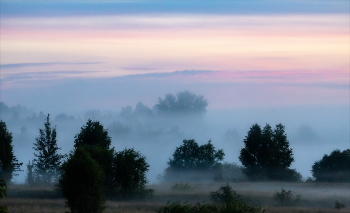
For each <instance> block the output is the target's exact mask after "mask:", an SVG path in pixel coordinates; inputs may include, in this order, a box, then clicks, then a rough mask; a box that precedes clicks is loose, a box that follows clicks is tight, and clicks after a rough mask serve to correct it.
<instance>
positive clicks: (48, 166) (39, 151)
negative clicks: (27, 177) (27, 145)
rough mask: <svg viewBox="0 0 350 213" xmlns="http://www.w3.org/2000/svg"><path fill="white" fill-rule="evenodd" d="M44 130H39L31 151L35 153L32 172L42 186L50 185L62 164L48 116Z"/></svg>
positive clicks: (54, 132)
mask: <svg viewBox="0 0 350 213" xmlns="http://www.w3.org/2000/svg"><path fill="white" fill-rule="evenodd" d="M44 127H45V128H44V129H39V134H40V135H39V137H37V138H36V139H35V140H36V143H34V147H33V149H34V150H35V151H36V152H35V153H34V156H35V157H36V158H35V159H34V160H33V165H34V172H35V173H36V177H38V181H39V180H40V182H42V183H44V184H49V185H50V184H52V183H53V182H54V181H55V179H56V178H57V177H58V174H59V167H60V165H61V164H62V160H63V158H64V155H61V154H59V153H58V150H60V149H61V148H59V147H58V146H57V140H56V135H57V133H56V127H54V128H52V127H51V123H50V114H48V115H47V117H46V121H45V123H44Z"/></svg>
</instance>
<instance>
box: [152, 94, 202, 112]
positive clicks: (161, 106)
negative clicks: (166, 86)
mask: <svg viewBox="0 0 350 213" xmlns="http://www.w3.org/2000/svg"><path fill="white" fill-rule="evenodd" d="M207 106H208V101H207V100H206V99H204V96H202V95H196V94H193V93H190V92H189V91H184V92H180V93H178V94H177V96H176V97H175V96H174V95H173V94H167V95H166V96H165V98H164V99H161V98H159V99H158V104H156V105H155V106H154V107H155V108H156V109H157V110H158V112H160V113H199V114H203V113H205V111H206V107H207Z"/></svg>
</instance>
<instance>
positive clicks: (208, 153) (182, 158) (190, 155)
mask: <svg viewBox="0 0 350 213" xmlns="http://www.w3.org/2000/svg"><path fill="white" fill-rule="evenodd" d="M224 156H225V154H224V151H223V150H222V149H219V150H216V149H215V147H214V145H213V144H212V143H211V141H208V143H207V144H203V145H201V146H199V145H198V144H197V142H196V141H195V140H194V139H191V140H183V144H182V145H181V146H179V147H176V149H175V152H174V153H173V158H172V159H169V162H168V165H169V167H168V168H167V169H166V174H165V179H166V180H172V179H173V178H174V173H178V172H181V174H184V175H185V176H187V177H184V178H186V179H197V178H198V174H199V173H200V172H202V173H205V172H208V171H210V170H213V169H214V170H215V169H219V167H220V166H221V163H220V162H221V161H222V160H223V159H224ZM186 173H187V174H186Z"/></svg>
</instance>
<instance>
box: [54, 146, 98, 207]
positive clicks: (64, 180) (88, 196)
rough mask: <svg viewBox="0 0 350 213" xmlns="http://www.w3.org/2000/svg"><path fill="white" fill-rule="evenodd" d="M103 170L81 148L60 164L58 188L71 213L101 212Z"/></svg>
mask: <svg viewBox="0 0 350 213" xmlns="http://www.w3.org/2000/svg"><path fill="white" fill-rule="evenodd" d="M104 178H105V177H104V171H103V169H102V167H101V166H100V165H99V164H98V163H97V162H96V161H95V160H94V159H92V158H91V156H90V154H89V153H88V152H87V151H86V150H85V149H84V148H83V147H79V148H77V149H76V150H75V151H74V153H73V154H71V155H70V157H69V159H68V160H67V161H66V162H65V163H63V165H62V176H61V178H60V179H59V184H58V188H59V189H60V190H61V191H62V193H63V195H64V197H65V198H66V205H67V206H68V207H69V209H70V210H71V212H72V213H85V212H94V213H95V212H96V213H99V212H103V210H104V209H105V198H104V187H105V184H104V182H105V180H104Z"/></svg>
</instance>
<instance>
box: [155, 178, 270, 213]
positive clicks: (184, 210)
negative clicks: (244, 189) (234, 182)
mask: <svg viewBox="0 0 350 213" xmlns="http://www.w3.org/2000/svg"><path fill="white" fill-rule="evenodd" d="M211 198H212V200H213V201H214V203H212V204H208V203H197V204H195V205H191V204H188V203H182V204H181V203H180V202H173V203H170V204H169V203H168V205H167V206H165V207H162V208H160V209H159V210H157V211H156V212H157V213H258V212H265V210H262V209H261V207H256V206H251V205H248V204H246V203H245V202H243V201H242V199H241V198H240V196H239V195H238V194H237V193H236V192H235V191H234V190H232V189H231V187H230V186H229V185H228V184H227V185H226V186H222V187H220V188H219V190H218V191H216V192H212V193H211Z"/></svg>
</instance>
